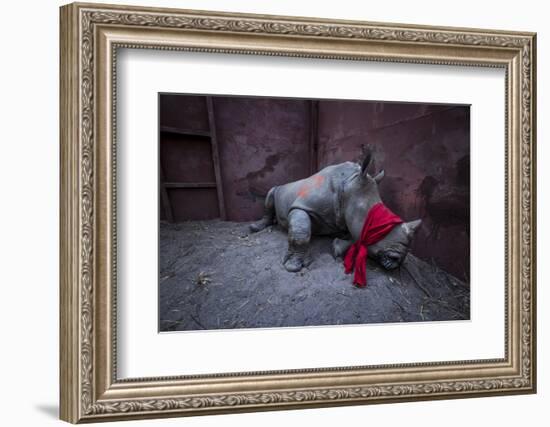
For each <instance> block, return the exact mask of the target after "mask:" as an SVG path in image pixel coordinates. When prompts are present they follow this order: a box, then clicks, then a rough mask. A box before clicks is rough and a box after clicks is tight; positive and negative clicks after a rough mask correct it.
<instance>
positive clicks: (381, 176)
mask: <svg viewBox="0 0 550 427" xmlns="http://www.w3.org/2000/svg"><path fill="white" fill-rule="evenodd" d="M385 175H386V173H385V172H384V169H382V170H381V171H380V172H378V173H377V174H376V175H375V176H374V178H373V179H374V180H375V181H376V183H377V184H379V183H380V181H382V178H384V176H385Z"/></svg>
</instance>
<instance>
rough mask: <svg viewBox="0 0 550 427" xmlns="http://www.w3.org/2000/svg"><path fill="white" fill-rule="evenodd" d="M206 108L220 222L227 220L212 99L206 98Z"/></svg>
mask: <svg viewBox="0 0 550 427" xmlns="http://www.w3.org/2000/svg"><path fill="white" fill-rule="evenodd" d="M206 108H207V110H208V126H209V127H210V142H211V145H212V161H213V162H214V174H215V176H216V190H217V193H218V207H219V209H220V218H221V220H222V221H225V220H226V219H227V216H226V214H225V201H224V198H223V185H222V175H221V169H220V153H219V151H218V138H217V135H216V122H215V120H214V103H213V102H212V97H211V96H207V97H206Z"/></svg>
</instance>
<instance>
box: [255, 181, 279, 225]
mask: <svg viewBox="0 0 550 427" xmlns="http://www.w3.org/2000/svg"><path fill="white" fill-rule="evenodd" d="M274 193H275V187H273V188H272V189H271V190H269V192H268V193H267V196H266V198H265V203H264V216H263V217H262V219H261V220H259V221H257V222H255V223H253V224H251V225H250V231H251V232H253V233H257V232H258V231H262V230H263V229H264V228H266V227H268V226H270V225H271V224H273V223H274V220H275V197H274Z"/></svg>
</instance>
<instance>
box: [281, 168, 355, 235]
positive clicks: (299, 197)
mask: <svg viewBox="0 0 550 427" xmlns="http://www.w3.org/2000/svg"><path fill="white" fill-rule="evenodd" d="M359 170H360V166H359V165H358V164H357V163H352V162H345V163H340V164H337V165H332V166H327V167H326V168H324V169H322V170H320V171H319V172H317V173H316V174H314V175H312V176H310V177H308V178H305V179H301V180H299V181H294V182H290V183H288V184H285V185H281V186H278V187H276V188H275V194H274V197H275V211H276V215H277V222H278V223H279V224H280V225H281V226H283V227H285V228H287V227H288V214H289V212H290V211H291V210H292V209H302V210H304V211H306V212H308V214H309V215H310V217H311V218H312V226H313V230H312V231H313V233H315V234H332V233H337V232H341V231H345V230H343V228H344V229H345V225H343V223H342V218H340V215H339V212H338V211H339V209H338V206H339V192H340V188H341V186H342V183H343V182H344V181H345V180H346V179H347V178H349V177H350V176H351V175H353V174H355V173H357V172H358V171H359Z"/></svg>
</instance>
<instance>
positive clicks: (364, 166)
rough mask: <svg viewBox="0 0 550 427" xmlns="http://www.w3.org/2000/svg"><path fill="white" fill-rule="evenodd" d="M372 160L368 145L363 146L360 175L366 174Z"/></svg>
mask: <svg viewBox="0 0 550 427" xmlns="http://www.w3.org/2000/svg"><path fill="white" fill-rule="evenodd" d="M371 162H372V150H371V149H370V147H369V146H367V147H363V161H362V162H361V175H362V176H367V175H368V172H367V169H368V168H369V166H370V164H371Z"/></svg>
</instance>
